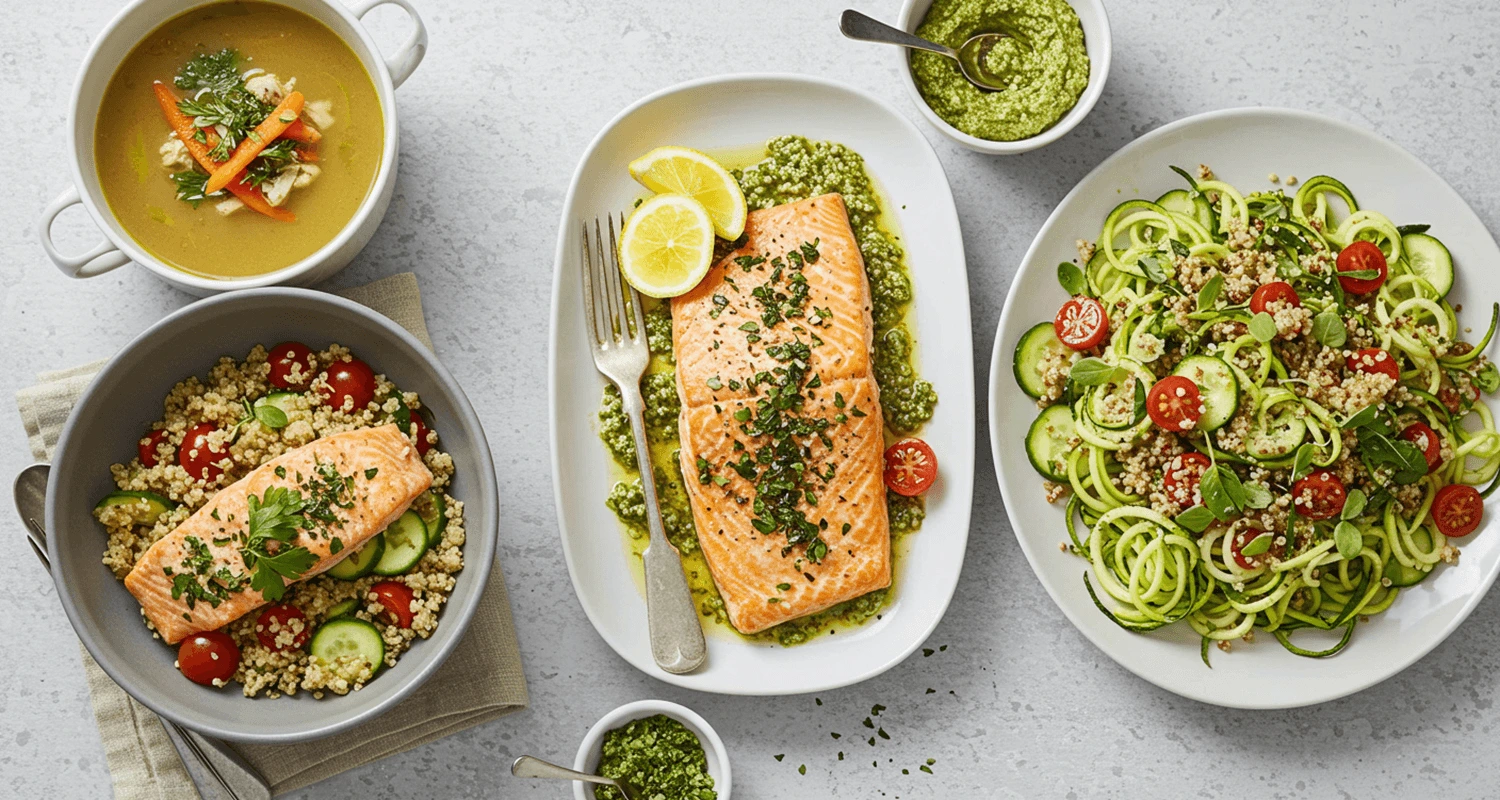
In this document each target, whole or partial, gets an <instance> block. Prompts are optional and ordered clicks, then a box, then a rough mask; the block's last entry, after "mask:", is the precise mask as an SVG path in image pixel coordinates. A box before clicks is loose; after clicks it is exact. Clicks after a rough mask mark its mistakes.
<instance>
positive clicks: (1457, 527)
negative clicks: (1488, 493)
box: [1432, 483, 1484, 537]
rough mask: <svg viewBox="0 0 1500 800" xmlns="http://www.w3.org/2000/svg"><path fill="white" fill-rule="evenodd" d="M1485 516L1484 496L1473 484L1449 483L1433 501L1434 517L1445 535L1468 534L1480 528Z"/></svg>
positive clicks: (1439, 491)
mask: <svg viewBox="0 0 1500 800" xmlns="http://www.w3.org/2000/svg"><path fill="white" fill-rule="evenodd" d="M1483 517H1484V498H1483V497H1482V496H1480V494H1479V490H1478V489H1475V488H1474V487H1472V486H1468V485H1465V484H1462V483H1452V484H1449V485H1447V486H1444V487H1443V488H1441V489H1439V490H1438V493H1437V497H1436V498H1434V499H1433V501H1432V519H1433V521H1435V522H1436V523H1437V526H1438V530H1439V531H1441V532H1442V534H1443V535H1444V536H1449V537H1455V536H1468V535H1469V534H1471V533H1473V532H1474V531H1476V530H1478V529H1479V521H1480V520H1481V519H1482V518H1483Z"/></svg>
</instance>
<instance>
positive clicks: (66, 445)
mask: <svg viewBox="0 0 1500 800" xmlns="http://www.w3.org/2000/svg"><path fill="white" fill-rule="evenodd" d="M287 339H296V340H299V341H302V342H305V343H306V344H308V345H309V346H311V347H313V348H314V349H321V348H322V347H325V346H327V345H328V344H329V343H330V342H338V343H339V344H342V345H345V346H347V347H349V348H350V349H352V350H353V351H354V352H355V354H357V355H358V356H359V357H360V358H361V359H363V360H364V361H366V362H367V363H369V364H370V366H372V367H374V368H375V371H376V372H380V373H384V374H385V375H387V376H388V377H389V378H390V379H391V380H392V381H394V382H395V383H396V385H398V386H400V387H401V388H402V389H404V390H406V391H415V392H417V393H418V394H420V395H421V396H422V403H423V405H424V406H426V408H427V409H428V410H429V411H431V413H432V419H433V420H434V428H435V429H436V430H437V431H438V433H439V434H440V436H441V437H442V443H441V445H440V446H441V447H442V448H443V450H444V451H445V452H448V453H451V454H452V455H453V461H454V466H455V469H456V471H455V477H454V481H453V487H452V489H451V491H452V493H453V495H454V496H455V497H457V498H458V499H460V500H462V501H463V502H464V520H465V522H466V524H467V527H468V539H467V541H466V543H465V544H464V560H465V563H466V565H467V566H466V567H465V568H464V570H463V572H461V573H459V576H458V585H457V586H456V587H455V588H454V590H453V594H452V596H451V597H450V598H449V600H448V604H447V606H446V607H445V608H444V610H443V613H442V617H441V622H440V624H439V625H438V629H437V632H436V633H434V634H433V636H432V638H430V639H427V640H423V641H418V642H417V643H416V644H415V645H413V646H412V648H411V649H410V650H409V651H407V652H406V653H405V654H404V655H402V657H401V659H400V661H398V662H397V664H396V666H394V667H392V668H390V669H388V670H386V671H385V672H384V673H382V674H381V675H380V676H379V677H377V678H376V679H375V680H373V681H371V682H370V683H369V684H368V685H366V686H365V687H364V688H363V689H361V690H359V691H358V692H351V693H349V694H348V695H345V696H343V697H338V696H333V695H329V696H327V697H325V698H324V699H322V700H315V699H313V698H312V697H311V696H310V695H309V694H308V693H306V692H299V693H298V694H297V696H296V697H282V698H278V699H275V700H272V699H267V698H264V697H262V698H258V699H250V698H246V697H245V696H244V695H242V694H241V693H240V692H239V691H238V690H237V688H226V689H211V688H206V687H203V686H199V685H197V684H195V683H192V682H190V681H188V680H187V679H186V678H184V677H182V675H181V674H180V673H178V671H177V670H176V669H175V668H174V667H173V660H174V659H175V658H176V649H175V648H172V647H167V646H166V645H164V644H163V643H162V642H160V641H159V640H154V639H152V638H151V633H150V631H148V630H147V629H146V626H145V625H143V624H141V615H140V606H139V605H138V604H137V603H136V602H135V599H134V598H133V597H131V596H130V594H129V593H128V592H126V591H125V587H124V585H123V584H121V583H120V581H118V580H116V579H115V577H114V576H113V575H112V574H111V573H110V572H109V570H108V569H106V568H105V567H104V565H103V564H101V563H100V555H101V554H102V553H103V550H104V531H103V528H102V527H101V526H100V525H99V523H98V522H97V521H96V520H95V519H94V518H93V515H92V513H91V511H92V509H93V507H94V504H95V503H96V502H97V501H98V500H99V498H100V497H103V496H104V495H105V494H107V493H109V492H110V491H112V490H113V489H114V488H115V487H114V485H113V482H112V481H111V480H110V475H109V465H110V464H114V463H118V462H123V461H125V460H127V459H129V458H130V457H131V456H132V455H133V454H134V453H135V452H136V442H137V439H138V438H139V437H140V436H141V432H142V431H143V430H145V429H146V427H147V426H148V425H149V424H150V423H151V422H152V421H153V420H156V419H159V418H160V417H161V411H162V400H163V398H165V397H166V395H167V392H168V391H170V390H171V388H172V386H173V385H174V384H176V383H177V382H178V381H180V380H182V379H184V378H186V377H187V376H189V375H198V376H199V377H206V376H207V374H208V370H209V368H210V367H211V366H212V365H213V363H214V361H215V360H216V359H217V358H218V357H219V356H221V355H232V356H234V357H236V358H243V357H244V355H245V354H246V353H248V352H249V351H250V348H251V347H253V346H254V345H256V344H264V345H266V346H267V347H270V346H271V345H274V344H276V343H277V342H281V341H285V340H287ZM498 517H499V502H498V498H497V493H496V488H495V469H494V463H493V461H492V460H491V457H490V449H489V445H488V443H486V442H485V438H484V431H483V430H482V429H481V428H480V425H479V419H478V417H476V416H475V414H474V409H473V408H472V407H471V406H470V405H469V401H468V398H466V397H465V396H464V393H463V390H461V389H459V387H458V384H457V383H455V382H454V380H453V377H452V376H451V375H449V374H448V371H447V370H446V369H444V368H443V366H442V365H441V364H439V363H438V362H437V360H436V359H435V358H434V357H433V355H432V354H431V353H430V352H428V350H427V349H426V348H425V347H424V346H423V345H422V344H421V343H420V342H418V341H417V340H416V339H415V338H414V337H413V336H412V335H411V334H409V333H407V332H406V331H405V330H404V329H402V328H401V327H399V326H398V325H396V324H395V323H393V322H391V321H390V320H389V319H386V318H385V317H383V316H381V315H379V314H377V313H375V312H373V311H371V310H369V309H367V308H365V307H364V306H361V305H358V304H357V303H353V302H350V301H348V300H344V299H342V298H338V297H334V296H332V295H329V294H324V293H322V292H314V291H308V290H305V289H249V290H245V291H240V292H233V293H230V294H226V295H220V296H218V297H213V298H210V299H207V300H201V301H199V302H197V303H194V304H192V305H190V306H188V307H186V308H184V309H182V310H180V311H178V312H176V313H174V314H172V315H171V316H169V317H167V318H166V319H163V320H162V321H161V322H158V323H157V324H155V325H153V326H151V328H150V329H148V330H147V331H146V332H145V333H143V334H141V335H140V336H137V337H136V338H135V340H134V341H132V342H131V343H130V344H128V345H126V346H125V348H124V349H123V350H121V351H120V353H119V354H118V355H116V356H115V357H114V358H113V359H111V360H110V362H109V364H108V365H107V366H105V368H104V371H103V372H101V373H99V376H98V377H97V378H96V379H95V380H94V382H93V383H92V384H91V385H90V386H89V387H88V389H87V390H86V391H85V392H84V394H83V397H82V398H80V399H79V401H78V405H77V406H76V407H75V408H74V409H73V413H72V416H70V417H69V418H68V423H67V426H66V427H65V428H64V429H63V433H62V439H61V440H60V442H59V443H58V446H57V451H56V453H55V455H54V458H53V463H52V474H51V482H50V484H49V486H48V487H47V531H48V533H49V537H48V548H47V549H48V555H49V556H50V558H51V560H52V579H53V581H54V582H56V584H57V592H58V596H59V597H60V598H61V600H62V604H63V609H64V610H65V611H66V612H67V614H68V619H69V620H71V621H72V623H73V628H74V629H75V630H76V631H77V632H78V636H79V638H80V639H82V640H83V644H84V646H85V647H87V648H88V651H89V652H90V653H91V654H93V656H94V660H96V661H98V662H99V666H101V667H103V668H104V671H105V672H107V673H109V676H110V677H111V678H114V680H115V682H116V683H119V684H120V686H122V687H123V688H124V689H125V691H127V692H129V693H130V695H131V696H132V697H134V698H135V699H137V700H139V701H141V702H142V703H144V704H145V705H146V706H147V707H149V708H150V709H151V710H152V711H155V712H156V713H158V714H160V715H161V716H163V717H166V718H167V719H170V720H173V721H175V722H178V723H180V724H182V725H185V726H187V727H189V728H192V729H194V730H196V731H199V732H201V733H204V734H207V735H209V736H216V737H219V738H223V739H229V740H232V741H241V742H257V743H273V742H297V741H306V740H309V739H315V738H318V737H322V736H327V735H329V734H332V733H335V732H337V731H340V730H344V729H346V728H348V727H350V726H352V725H356V724H358V723H360V722H365V721H368V720H370V719H373V718H374V717H376V716H377V715H379V714H380V713H381V712H384V711H386V710H389V709H390V708H391V707H392V706H394V705H395V704H396V703H398V702H400V701H401V699H402V698H404V697H406V696H407V695H408V694H410V693H411V691H412V690H413V689H415V688H416V687H417V686H419V685H420V684H421V683H422V682H423V681H425V680H426V679H427V678H429V677H430V676H431V675H432V674H433V672H434V671H435V670H437V668H438V666H439V665H440V664H442V663H443V659H445V658H446V657H447V656H448V653H449V652H451V651H452V650H453V646H454V645H455V644H456V643H457V642H458V640H459V638H460V637H462V636H463V634H464V630H465V629H466V628H467V627H468V624H469V620H470V618H471V617H472V616H473V615H474V609H475V608H476V607H477V605H478V602H479V597H480V593H481V592H483V591H484V586H485V580H486V578H487V576H488V574H489V570H490V565H491V564H493V562H494V556H495V539H496V532H497V530H498ZM235 686H236V687H237V684H236V685H235Z"/></svg>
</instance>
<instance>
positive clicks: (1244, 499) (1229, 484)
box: [1219, 464, 1250, 511]
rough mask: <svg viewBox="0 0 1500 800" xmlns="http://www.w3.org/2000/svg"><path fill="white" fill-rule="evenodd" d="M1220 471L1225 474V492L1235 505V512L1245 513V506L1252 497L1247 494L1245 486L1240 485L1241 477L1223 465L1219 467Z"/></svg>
mask: <svg viewBox="0 0 1500 800" xmlns="http://www.w3.org/2000/svg"><path fill="white" fill-rule="evenodd" d="M1219 470H1220V471H1221V472H1223V473H1224V475H1223V479H1224V490H1225V491H1226V492H1228V493H1229V500H1230V501H1231V502H1233V503H1234V508H1235V510H1236V511H1244V510H1245V505H1246V504H1247V503H1249V502H1250V496H1249V495H1248V494H1246V492H1245V485H1244V484H1243V483H1240V476H1238V475H1236V474H1235V473H1234V470H1232V469H1230V468H1229V467H1226V466H1224V465H1223V464H1220V465H1219Z"/></svg>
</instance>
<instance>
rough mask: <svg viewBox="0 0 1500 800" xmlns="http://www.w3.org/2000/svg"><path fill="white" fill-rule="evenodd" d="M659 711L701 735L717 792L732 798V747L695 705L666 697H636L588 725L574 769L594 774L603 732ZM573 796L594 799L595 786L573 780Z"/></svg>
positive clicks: (722, 797)
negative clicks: (658, 698)
mask: <svg viewBox="0 0 1500 800" xmlns="http://www.w3.org/2000/svg"><path fill="white" fill-rule="evenodd" d="M657 714H664V715H666V716H668V717H671V718H672V719H675V720H677V721H678V722H681V723H682V724H683V726H684V727H686V728H687V729H688V730H690V731H692V732H693V735H695V736H697V737H698V742H699V743H700V744H702V745H703V754H704V756H705V757H706V760H707V762H708V774H709V777H711V778H713V779H714V792H716V793H717V794H718V795H719V800H729V795H730V791H731V790H732V789H733V788H734V787H733V786H732V785H731V783H732V781H731V777H730V774H729V751H728V750H726V749H725V748H724V740H722V739H720V738H719V734H718V733H716V732H715V731H714V728H713V726H712V725H709V724H708V721H707V720H705V719H704V718H702V717H700V716H698V714H697V713H695V712H694V711H693V710H692V709H690V708H687V707H685V706H680V705H677V704H676V703H669V702H667V701H666V700H637V701H636V702H634V703H626V704H625V705H623V706H620V707H619V708H617V709H615V710H614V711H611V712H609V713H608V714H605V715H604V717H603V719H600V720H599V721H598V722H596V723H594V727H592V728H589V732H588V734H587V735H585V736H584V737H583V743H582V744H580V745H578V755H577V756H576V757H575V758H574V759H573V769H575V770H578V771H579V772H587V773H590V774H594V775H597V774H599V772H598V767H599V755H600V753H599V748H600V747H601V746H602V745H603V743H604V734H606V733H609V732H610V731H612V730H614V729H615V728H618V727H620V726H621V725H624V724H626V723H628V722H631V721H633V720H638V719H645V718H646V717H654V716H656V715H657ZM573 797H574V798H575V800H594V792H593V788H592V787H588V786H585V785H584V784H582V783H580V782H577V781H574V782H573Z"/></svg>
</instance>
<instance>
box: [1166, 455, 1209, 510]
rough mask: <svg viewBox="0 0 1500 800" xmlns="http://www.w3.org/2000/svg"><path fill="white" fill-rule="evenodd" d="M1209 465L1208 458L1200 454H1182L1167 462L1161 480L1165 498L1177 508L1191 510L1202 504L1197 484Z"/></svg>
mask: <svg viewBox="0 0 1500 800" xmlns="http://www.w3.org/2000/svg"><path fill="white" fill-rule="evenodd" d="M1209 463H1210V462H1209V460H1208V456H1206V455H1203V454H1202V453H1183V454H1182V455H1180V456H1177V457H1175V458H1173V459H1172V460H1171V461H1169V462H1167V471H1166V473H1165V474H1163V475H1162V478H1161V486H1162V489H1163V490H1165V491H1166V493H1167V498H1168V499H1170V500H1171V501H1172V502H1174V503H1176V504H1177V507H1178V508H1192V507H1193V506H1196V505H1198V504H1199V503H1201V502H1203V493H1202V492H1200V491H1198V482H1199V481H1201V480H1202V479H1203V473H1204V471H1205V470H1207V469H1208V466H1209Z"/></svg>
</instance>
